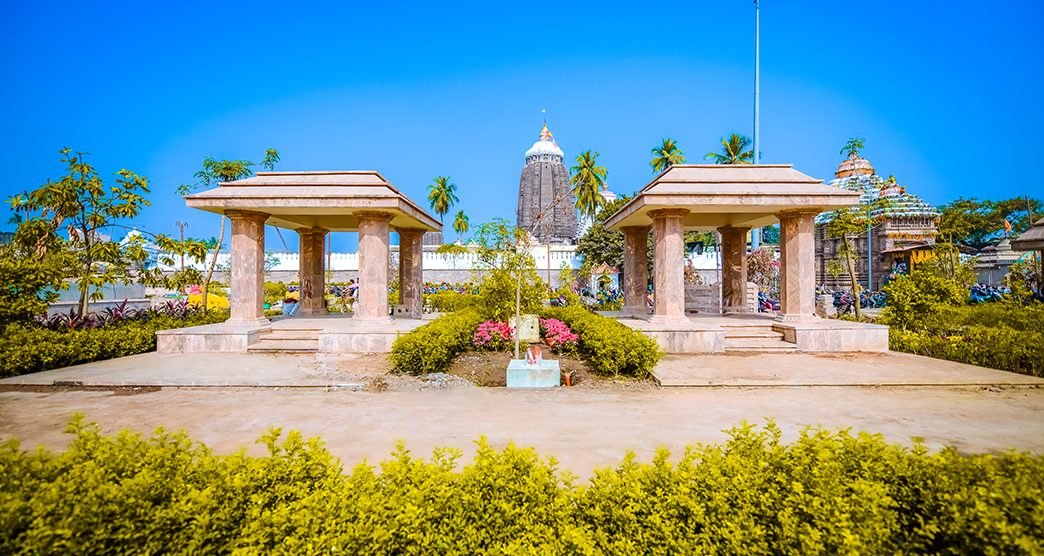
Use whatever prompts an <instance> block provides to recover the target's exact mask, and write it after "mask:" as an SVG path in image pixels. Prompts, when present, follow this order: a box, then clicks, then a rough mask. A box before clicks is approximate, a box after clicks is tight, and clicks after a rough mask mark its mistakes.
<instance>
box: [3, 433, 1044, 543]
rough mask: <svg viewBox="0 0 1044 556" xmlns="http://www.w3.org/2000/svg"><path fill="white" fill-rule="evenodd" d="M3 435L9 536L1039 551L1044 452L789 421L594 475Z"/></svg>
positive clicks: (538, 465) (158, 437)
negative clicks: (798, 429) (58, 445)
mask: <svg viewBox="0 0 1044 556" xmlns="http://www.w3.org/2000/svg"><path fill="white" fill-rule="evenodd" d="M71 430H72V432H74V433H75V434H76V435H77V436H76V438H75V440H74V441H73V443H72V446H71V447H70V449H69V450H68V451H66V452H63V453H59V454H55V453H51V452H47V451H44V450H38V451H32V452H24V451H21V450H20V449H19V447H18V445H17V443H16V442H15V441H8V442H7V443H5V444H3V445H2V446H0V553H2V554H44V553H46V554H55V553H59V554H149V553H171V552H176V553H193V554H227V553H231V552H239V553H246V554H262V553H263V554H294V555H298V554H320V553H321V554H331V553H335V554H513V553H542V554H707V553H726V554H730V553H731V554H740V553H741V554H842V553H843V554H895V553H913V554H919V553H932V554H937V553H950V554H957V553H960V554H1037V553H1041V551H1042V550H1044V497H1042V496H1041V493H1042V492H1044V456H1039V455H1036V456H1034V455H1029V454H1025V453H1016V452H1010V453H1006V454H1003V455H998V456H994V455H975V456H967V455H962V454H960V453H958V452H957V451H956V450H953V449H945V450H942V451H939V452H936V453H929V452H928V451H927V449H925V448H924V447H923V446H917V447H915V448H913V449H907V448H903V447H900V446H897V445H892V444H888V443H886V442H885V441H884V440H883V439H882V438H881V437H880V436H879V435H867V434H859V435H852V434H849V433H848V432H847V431H841V432H838V433H832V432H828V431H823V430H806V431H804V432H803V433H802V434H801V436H800V438H799V439H798V440H797V441H796V442H794V443H793V444H790V445H786V444H783V443H782V442H781V441H780V436H781V434H780V431H779V429H778V428H776V427H775V426H774V425H772V424H771V423H770V424H769V425H768V426H766V427H764V428H763V429H759V428H756V427H752V426H749V425H744V426H741V427H736V428H734V429H733V430H732V431H730V435H731V440H729V441H728V442H727V443H725V444H724V445H710V446H706V445H700V446H696V447H694V448H688V449H687V450H686V451H685V453H684V454H683V455H682V456H681V457H680V458H679V459H677V460H676V461H673V460H672V459H671V457H670V456H669V454H668V453H667V452H666V451H665V450H661V451H660V452H658V453H657V454H656V456H655V458H654V459H653V461H652V462H650V463H641V462H638V461H637V460H636V459H635V457H634V456H633V455H628V456H627V457H626V459H625V460H624V461H623V463H622V464H620V465H619V466H617V467H616V468H614V469H602V470H598V471H596V472H595V474H594V476H593V477H592V478H591V479H590V480H589V481H586V482H585V483H582V484H581V483H577V482H576V481H575V479H573V478H572V477H571V476H570V475H569V474H568V473H565V472H563V471H560V470H559V469H558V468H557V467H556V465H555V463H554V461H553V460H545V459H542V458H540V457H539V456H538V455H537V454H536V453H535V452H534V451H533V450H531V449H521V448H517V447H514V446H511V445H509V446H508V447H507V448H505V449H504V450H496V449H493V448H491V447H490V446H489V444H488V443H486V442H485V441H484V440H480V441H479V442H478V443H477V444H478V446H477V450H476V454H475V458H474V459H473V460H472V461H470V462H469V463H467V464H464V465H461V464H460V462H459V458H460V455H461V454H460V451H459V450H455V449H436V450H435V453H434V455H433V456H432V457H431V458H430V459H427V460H425V459H417V458H414V457H413V456H412V455H411V454H410V453H409V452H408V451H407V450H406V449H405V448H403V447H402V446H400V447H399V448H398V450H397V451H396V452H395V453H394V454H392V457H391V458H390V459H387V460H385V461H383V462H382V463H381V464H380V465H379V467H376V468H375V467H373V466H370V465H365V464H364V465H358V466H356V467H355V468H353V469H351V470H350V471H349V472H348V473H344V472H343V470H342V468H341V465H340V464H339V463H338V462H337V461H336V460H334V459H333V458H332V457H331V455H330V454H329V453H328V452H327V451H326V449H325V448H324V447H323V446H322V444H321V443H320V442H319V441H318V440H308V441H305V440H304V439H302V438H301V436H300V435H299V434H297V433H290V434H289V435H288V436H286V437H285V440H282V437H281V435H280V434H279V431H278V430H275V431H272V432H270V433H268V434H266V435H265V436H264V437H263V438H262V440H261V441H262V442H263V443H264V444H265V445H266V446H267V448H268V452H269V454H268V455H267V456H263V457H248V456H246V455H244V453H243V452H238V453H236V454H233V455H230V456H219V455H214V454H212V453H211V452H210V451H209V450H208V449H207V448H206V447H205V446H203V445H201V444H196V443H193V442H192V441H191V440H190V439H189V438H188V437H187V436H186V435H185V434H184V433H174V434H172V433H167V432H162V431H159V432H157V433H156V434H154V435H153V436H152V437H151V438H144V437H142V436H140V435H137V434H131V433H120V434H118V435H113V436H104V435H101V434H99V432H98V427H97V426H95V425H84V424H82V423H79V422H74V424H73V425H72V426H71Z"/></svg>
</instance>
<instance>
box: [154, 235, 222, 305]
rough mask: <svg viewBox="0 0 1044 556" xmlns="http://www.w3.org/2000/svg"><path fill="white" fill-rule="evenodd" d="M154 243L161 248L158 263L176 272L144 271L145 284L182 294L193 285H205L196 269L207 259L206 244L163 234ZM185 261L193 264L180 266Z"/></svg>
mask: <svg viewBox="0 0 1044 556" xmlns="http://www.w3.org/2000/svg"><path fill="white" fill-rule="evenodd" d="M154 241H155V242H156V247H158V248H159V254H158V255H157V257H156V259H157V261H158V262H159V263H160V264H161V265H164V266H169V267H172V268H175V269H176V270H175V271H173V272H171V273H169V274H166V273H164V272H162V271H161V270H160V269H159V268H158V267H157V268H153V269H151V270H148V271H143V272H142V273H141V274H140V278H141V281H142V282H143V283H145V284H147V285H150V286H154V287H163V288H167V289H170V290H178V291H181V292H184V291H185V289H186V288H188V287H189V286H191V285H193V284H201V283H203V273H202V272H200V271H199V269H197V268H196V267H197V265H199V264H201V263H203V262H204V261H205V260H206V258H207V244H206V243H204V242H203V241H201V240H198V239H191V238H188V239H174V238H172V237H170V236H167V235H162V234H161V235H158V236H155V239H154ZM184 259H188V260H189V261H190V263H191V264H188V265H183V264H180V263H181V261H183V260H184Z"/></svg>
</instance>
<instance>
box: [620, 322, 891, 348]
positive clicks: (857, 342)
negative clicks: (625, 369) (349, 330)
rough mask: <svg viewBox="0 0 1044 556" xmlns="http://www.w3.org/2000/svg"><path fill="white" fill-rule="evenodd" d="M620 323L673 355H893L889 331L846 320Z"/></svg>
mask: <svg viewBox="0 0 1044 556" xmlns="http://www.w3.org/2000/svg"><path fill="white" fill-rule="evenodd" d="M614 316H615V315H614ZM618 320H619V321H620V322H621V323H622V324H625V325H627V326H628V327H630V328H633V329H635V330H640V331H641V332H642V333H644V334H645V335H646V336H649V337H650V338H652V339H654V340H656V343H657V344H658V345H659V346H660V349H662V350H664V352H666V353H669V354H671V353H679V354H680V353H786V352H791V351H795V352H804V353H845V352H875V353H884V352H887V351H888V327H887V326H882V325H878V324H867V323H861V322H851V321H844V320H835V319H821V318H815V317H809V318H806V319H802V320H800V321H779V320H777V319H776V317H775V315H772V314H764V313H736V314H727V315H714V314H695V315H690V316H686V317H684V318H682V319H675V320H674V321H673V322H666V323H664V322H656V321H655V319H643V318H635V317H618Z"/></svg>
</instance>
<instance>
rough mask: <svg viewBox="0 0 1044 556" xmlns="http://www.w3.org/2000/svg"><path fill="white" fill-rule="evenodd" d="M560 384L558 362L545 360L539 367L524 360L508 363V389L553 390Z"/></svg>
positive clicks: (560, 373) (514, 360)
mask: <svg viewBox="0 0 1044 556" xmlns="http://www.w3.org/2000/svg"><path fill="white" fill-rule="evenodd" d="M561 384H562V371H561V369H560V368H559V366H558V361H550V360H547V359H545V360H543V361H541V362H540V364H539V365H530V364H529V362H528V361H526V360H525V359H512V360H511V362H510V363H508V368H507V387H508V388H554V387H556V386H560V385H561Z"/></svg>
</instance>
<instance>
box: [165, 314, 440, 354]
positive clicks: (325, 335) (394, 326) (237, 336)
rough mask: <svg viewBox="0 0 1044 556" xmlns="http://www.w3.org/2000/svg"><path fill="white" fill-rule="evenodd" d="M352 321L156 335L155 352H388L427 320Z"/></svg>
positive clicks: (278, 320) (340, 317) (326, 318)
mask: <svg viewBox="0 0 1044 556" xmlns="http://www.w3.org/2000/svg"><path fill="white" fill-rule="evenodd" d="M424 317H425V318H419V319H418V318H406V317H396V318H388V319H378V320H363V319H357V318H353V317H352V315H351V314H350V313H343V314H329V315H320V316H293V317H274V318H273V319H272V321H271V322H270V323H268V324H262V325H254V326H237V325H233V324H228V323H217V324H206V325H202V326H192V327H189V328H179V329H173V330H161V331H159V332H157V333H156V351H158V352H160V353H208V352H209V353H222V352H224V353H236V352H238V353H244V352H246V353H389V352H390V351H391V346H392V343H393V342H394V341H395V339H396V338H398V337H399V336H400V335H401V334H405V333H407V332H409V331H411V330H413V329H414V328H417V327H418V326H421V325H423V324H425V322H427V320H429V319H430V318H433V317H429V316H428V315H425V316H424Z"/></svg>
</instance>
